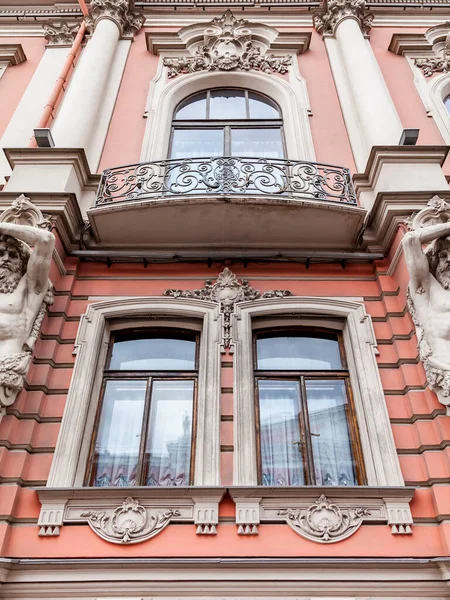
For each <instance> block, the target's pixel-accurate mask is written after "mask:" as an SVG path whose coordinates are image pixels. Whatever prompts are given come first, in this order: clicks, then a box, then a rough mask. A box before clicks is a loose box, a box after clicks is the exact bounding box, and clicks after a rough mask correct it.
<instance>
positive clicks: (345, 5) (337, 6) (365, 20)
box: [313, 0, 374, 35]
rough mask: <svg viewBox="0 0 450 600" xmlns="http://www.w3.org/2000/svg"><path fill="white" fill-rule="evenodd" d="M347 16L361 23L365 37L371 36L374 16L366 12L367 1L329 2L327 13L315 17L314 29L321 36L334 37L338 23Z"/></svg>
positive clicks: (342, 0)
mask: <svg viewBox="0 0 450 600" xmlns="http://www.w3.org/2000/svg"><path fill="white" fill-rule="evenodd" d="M347 16H352V17H354V18H355V19H356V20H357V21H358V22H359V26H360V27H361V31H362V32H363V34H364V35H368V34H369V31H370V29H371V27H372V21H373V18H374V15H373V14H372V13H369V12H367V11H366V3H365V0H329V2H328V4H327V12H326V13H323V14H315V15H314V17H313V23H314V27H315V28H316V30H317V31H318V32H319V33H321V34H325V35H332V34H334V31H335V29H336V26H337V25H338V23H339V22H340V21H342V19H343V18H344V17H347Z"/></svg>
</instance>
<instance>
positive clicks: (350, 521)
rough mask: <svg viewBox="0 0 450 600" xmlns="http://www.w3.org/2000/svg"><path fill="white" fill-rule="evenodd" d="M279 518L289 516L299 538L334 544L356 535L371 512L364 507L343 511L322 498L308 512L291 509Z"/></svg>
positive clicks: (284, 511)
mask: <svg viewBox="0 0 450 600" xmlns="http://www.w3.org/2000/svg"><path fill="white" fill-rule="evenodd" d="M278 514H279V515H283V516H286V522H287V523H288V525H289V526H290V527H291V528H292V529H293V530H294V531H295V532H296V533H298V534H299V535H301V536H303V537H305V538H307V539H309V540H312V541H313V542H321V543H328V544H330V543H333V542H340V541H341V540H344V539H346V538H347V537H349V536H351V535H353V533H355V531H357V530H358V529H359V528H360V526H361V524H362V522H363V520H364V517H368V516H370V511H369V510H367V509H365V508H360V507H358V508H353V509H349V508H346V509H340V508H339V506H337V504H333V503H332V502H330V500H328V498H326V496H324V495H322V496H320V498H318V499H317V500H316V501H315V502H314V504H312V505H311V506H310V507H308V508H307V509H306V510H304V509H292V508H287V509H282V510H279V511H278Z"/></svg>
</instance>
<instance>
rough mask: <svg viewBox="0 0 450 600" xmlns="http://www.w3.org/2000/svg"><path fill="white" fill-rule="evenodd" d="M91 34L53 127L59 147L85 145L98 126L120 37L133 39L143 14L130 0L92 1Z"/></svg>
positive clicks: (80, 146)
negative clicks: (136, 9) (137, 11)
mask: <svg viewBox="0 0 450 600" xmlns="http://www.w3.org/2000/svg"><path fill="white" fill-rule="evenodd" d="M89 6H90V13H91V16H90V17H89V18H87V19H86V20H87V25H88V26H89V27H90V28H91V30H93V33H92V37H91V39H90V40H89V42H88V44H87V46H86V48H85V49H84V51H83V53H82V56H81V58H80V60H79V62H78V65H77V67H76V69H75V72H74V75H73V78H72V80H71V82H70V84H69V87H68V89H67V91H66V93H65V95H64V98H63V101H62V105H61V108H60V111H59V113H58V116H57V119H56V122H55V124H54V126H53V129H52V135H53V139H54V141H55V144H56V146H57V147H59V148H85V149H86V147H87V146H88V143H89V140H90V138H91V136H92V133H93V131H94V128H95V123H96V119H97V116H98V113H99V109H100V107H101V104H102V100H103V95H104V91H105V88H106V84H107V81H108V78H109V74H110V71H111V67H112V64H113V61H114V56H115V53H116V50H117V45H118V42H119V39H129V38H132V37H133V35H134V34H135V33H137V32H138V31H139V29H140V28H141V27H142V24H143V22H144V17H143V16H142V15H140V14H138V13H136V12H133V10H132V8H133V5H132V2H130V1H129V0H92V2H91V3H90V5H89Z"/></svg>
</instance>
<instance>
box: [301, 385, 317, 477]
mask: <svg viewBox="0 0 450 600" xmlns="http://www.w3.org/2000/svg"><path fill="white" fill-rule="evenodd" d="M300 394H301V398H300V401H301V410H300V431H301V434H302V442H303V443H302V448H303V452H304V459H303V460H304V462H305V469H306V481H307V485H316V474H315V471H314V457H313V449H312V439H311V428H310V425H309V416H308V400H307V396H306V385H305V377H304V376H303V375H302V376H301V377H300Z"/></svg>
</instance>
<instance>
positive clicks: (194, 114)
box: [175, 92, 206, 121]
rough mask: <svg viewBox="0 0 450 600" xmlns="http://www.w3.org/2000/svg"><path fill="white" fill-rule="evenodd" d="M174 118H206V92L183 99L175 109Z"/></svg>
mask: <svg viewBox="0 0 450 600" xmlns="http://www.w3.org/2000/svg"><path fill="white" fill-rule="evenodd" d="M175 119H185V120H188V121H189V120H194V119H206V92H203V93H201V94H196V95H195V96H194V97H193V98H188V99H187V100H185V101H184V102H183V103H182V104H181V106H180V108H179V109H178V110H177V112H176V115H175Z"/></svg>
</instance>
